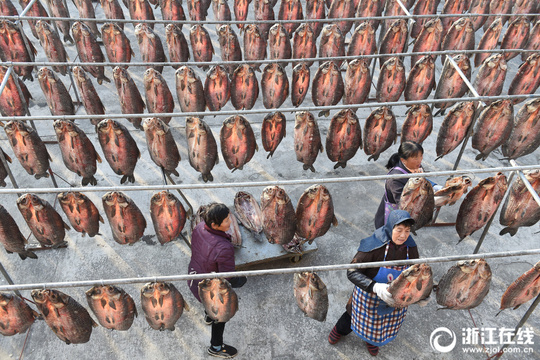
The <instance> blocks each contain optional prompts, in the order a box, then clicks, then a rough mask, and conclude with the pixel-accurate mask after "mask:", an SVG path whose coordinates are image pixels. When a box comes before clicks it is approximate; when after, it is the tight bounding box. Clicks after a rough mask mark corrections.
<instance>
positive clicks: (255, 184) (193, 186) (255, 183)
mask: <svg viewBox="0 0 540 360" xmlns="http://www.w3.org/2000/svg"><path fill="white" fill-rule="evenodd" d="M535 169H540V164H538V165H525V166H517V167H512V166H506V167H496V168H484V169H465V170H446V171H433V172H429V173H418V174H417V173H413V174H395V175H369V176H351V177H341V178H324V179H302V180H275V181H253V182H233V183H206V184H200V183H197V184H175V185H133V186H125V185H122V186H93V187H64V188H18V189H6V188H0V194H16V193H33V194H51V193H61V192H68V191H79V192H85V193H86V192H106V191H159V190H176V189H180V190H208V189H221V188H244V187H266V186H273V185H279V186H293V185H307V184H337V183H349V182H358V181H375V180H387V179H402V178H411V177H421V178H427V177H434V176H451V175H464V174H485V173H497V172H510V171H515V170H535Z"/></svg>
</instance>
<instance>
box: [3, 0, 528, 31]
mask: <svg viewBox="0 0 540 360" xmlns="http://www.w3.org/2000/svg"><path fill="white" fill-rule="evenodd" d="M34 2H35V0H32V1H31V3H32V4H33V3H34ZM24 14H26V12H24ZM532 15H536V14H426V15H415V14H410V15H392V16H385V15H381V16H371V17H352V18H326V19H298V20H293V19H291V20H279V19H275V20H256V22H257V23H260V24H282V25H283V24H287V23H294V24H302V23H318V22H323V23H331V22H342V21H349V22H362V21H365V20H376V19H378V20H389V19H390V20H391V19H396V20H398V19H413V20H414V19H432V18H437V17H438V18H441V19H442V18H447V17H452V18H461V17H464V18H469V17H490V16H494V17H497V16H505V17H506V16H507V17H523V16H527V17H529V16H532ZM3 19H4V20H10V21H16V20H18V19H20V20H41V19H43V17H40V16H25V15H23V13H21V15H19V16H0V20H3ZM47 20H51V21H70V22H74V21H81V22H97V23H108V22H117V23H127V24H131V23H132V24H140V23H147V24H171V23H178V24H182V25H184V24H185V25H196V24H203V25H204V24H210V25H216V24H226V25H235V24H244V25H249V24H252V23H253V22H254V20H202V21H197V20H187V19H186V20H182V21H178V20H177V21H171V20H144V19H141V20H137V19H107V18H100V19H98V18H76V19H74V18H70V17H47Z"/></svg>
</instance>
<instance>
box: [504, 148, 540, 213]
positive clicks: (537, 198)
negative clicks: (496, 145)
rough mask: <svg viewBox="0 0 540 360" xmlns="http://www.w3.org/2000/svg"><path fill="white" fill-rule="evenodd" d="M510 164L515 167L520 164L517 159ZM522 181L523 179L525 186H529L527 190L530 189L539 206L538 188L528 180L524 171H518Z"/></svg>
mask: <svg viewBox="0 0 540 360" xmlns="http://www.w3.org/2000/svg"><path fill="white" fill-rule="evenodd" d="M510 164H511V165H512V166H514V167H517V166H518V164H517V163H516V161H515V160H513V159H512V160H510ZM517 173H518V175H519V177H520V179H521V181H523V184H525V187H526V188H527V190H529V192H530V193H531V196H532V197H533V199H534V201H536V203H537V204H538V206H540V197H539V196H538V194H537V193H536V190H535V189H534V188H533V187H532V185H531V183H530V182H529V180H527V178H526V177H525V175H523V173H522V172H521V171H517Z"/></svg>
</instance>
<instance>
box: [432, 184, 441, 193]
mask: <svg viewBox="0 0 540 360" xmlns="http://www.w3.org/2000/svg"><path fill="white" fill-rule="evenodd" d="M442 188H443V187H442V185H439V184H437V185H433V192H434V193H436V192H437V191H439V190H441V189H442Z"/></svg>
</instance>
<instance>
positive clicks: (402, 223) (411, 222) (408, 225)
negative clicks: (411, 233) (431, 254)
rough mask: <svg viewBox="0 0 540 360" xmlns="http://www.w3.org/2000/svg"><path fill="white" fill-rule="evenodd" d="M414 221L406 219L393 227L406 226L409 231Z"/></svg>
mask: <svg viewBox="0 0 540 360" xmlns="http://www.w3.org/2000/svg"><path fill="white" fill-rule="evenodd" d="M414 223H415V222H414V220H413V219H407V220H405V221H402V222H400V223H399V224H396V225H395V226H394V227H396V226H398V225H403V226H407V227H408V228H409V229H412V228H413V226H414Z"/></svg>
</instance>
